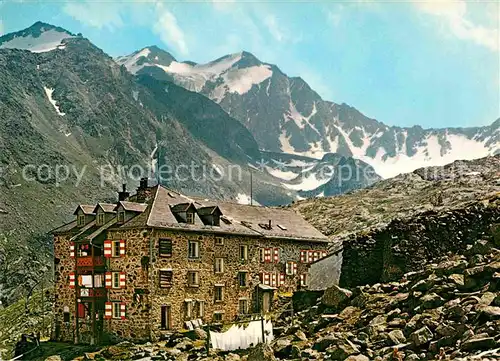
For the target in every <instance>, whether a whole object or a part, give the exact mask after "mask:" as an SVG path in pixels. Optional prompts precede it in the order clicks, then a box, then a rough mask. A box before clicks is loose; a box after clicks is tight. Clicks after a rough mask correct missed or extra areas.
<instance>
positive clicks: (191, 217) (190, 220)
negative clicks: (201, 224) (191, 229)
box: [186, 212, 194, 224]
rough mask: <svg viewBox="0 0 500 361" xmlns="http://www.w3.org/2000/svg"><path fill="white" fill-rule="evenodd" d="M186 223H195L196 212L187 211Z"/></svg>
mask: <svg viewBox="0 0 500 361" xmlns="http://www.w3.org/2000/svg"><path fill="white" fill-rule="evenodd" d="M186 223H187V224H194V212H186Z"/></svg>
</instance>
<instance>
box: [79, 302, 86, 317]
mask: <svg viewBox="0 0 500 361" xmlns="http://www.w3.org/2000/svg"><path fill="white" fill-rule="evenodd" d="M78 318H85V305H84V304H83V303H79V304H78Z"/></svg>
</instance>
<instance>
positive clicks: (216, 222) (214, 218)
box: [212, 215, 220, 227]
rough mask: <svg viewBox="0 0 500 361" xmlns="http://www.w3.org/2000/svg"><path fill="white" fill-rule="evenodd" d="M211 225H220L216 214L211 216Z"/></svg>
mask: <svg viewBox="0 0 500 361" xmlns="http://www.w3.org/2000/svg"><path fill="white" fill-rule="evenodd" d="M212 226H217V227H219V226H220V217H219V216H218V215H213V216H212Z"/></svg>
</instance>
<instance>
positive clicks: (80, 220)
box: [77, 214, 85, 227]
mask: <svg viewBox="0 0 500 361" xmlns="http://www.w3.org/2000/svg"><path fill="white" fill-rule="evenodd" d="M77 222H78V227H83V226H84V225H85V214H79V215H78V216H77Z"/></svg>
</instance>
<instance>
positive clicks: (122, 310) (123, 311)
mask: <svg viewBox="0 0 500 361" xmlns="http://www.w3.org/2000/svg"><path fill="white" fill-rule="evenodd" d="M126 310H127V306H126V305H125V302H122V303H120V317H121V318H122V320H124V319H126V318H127V314H126Z"/></svg>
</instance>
